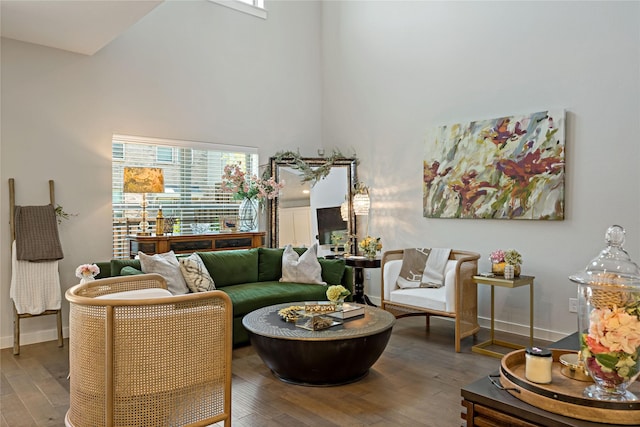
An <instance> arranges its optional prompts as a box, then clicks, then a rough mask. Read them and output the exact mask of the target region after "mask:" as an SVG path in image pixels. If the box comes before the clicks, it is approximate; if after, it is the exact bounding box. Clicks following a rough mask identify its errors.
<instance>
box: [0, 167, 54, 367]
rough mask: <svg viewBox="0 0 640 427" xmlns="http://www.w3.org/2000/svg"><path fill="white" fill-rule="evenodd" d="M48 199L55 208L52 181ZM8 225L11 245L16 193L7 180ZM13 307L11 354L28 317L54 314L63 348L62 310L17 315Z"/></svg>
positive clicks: (17, 352)
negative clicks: (21, 321)
mask: <svg viewBox="0 0 640 427" xmlns="http://www.w3.org/2000/svg"><path fill="white" fill-rule="evenodd" d="M49 199H50V201H51V205H52V206H54V207H55V195H54V189H53V180H51V179H50V180H49ZM9 205H10V207H9V209H10V211H9V223H10V224H11V244H12V245H13V241H14V240H15V239H16V224H15V210H16V191H15V180H14V179H13V178H9ZM12 305H13V354H14V355H18V354H20V319H24V318H28V317H39V316H47V315H51V314H55V315H56V317H57V323H58V347H62V346H64V342H63V340H62V308H60V309H58V310H45V311H43V312H42V313H40V314H29V313H18V310H17V309H16V305H15V303H14V302H13V300H12Z"/></svg>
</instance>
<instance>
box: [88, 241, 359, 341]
mask: <svg viewBox="0 0 640 427" xmlns="http://www.w3.org/2000/svg"><path fill="white" fill-rule="evenodd" d="M295 250H296V252H298V254H302V253H304V251H305V250H306V249H305V248H296V249H295ZM283 251H284V249H272V248H254V249H246V250H226V251H213V252H198V255H199V256H200V258H202V261H203V262H204V265H205V267H206V268H207V270H208V271H209V274H210V275H211V277H212V278H213V280H214V282H215V284H216V289H219V290H221V291H223V292H226V293H227V294H228V295H229V297H230V298H231V302H232V303H233V345H234V347H237V346H240V345H245V344H248V343H249V335H248V333H247V331H246V329H245V328H244V326H243V325H242V318H243V317H244V316H245V315H246V314H248V313H249V312H251V311H253V310H256V309H258V308H262V307H266V306H269V305H274V304H281V303H287V302H292V303H293V302H300V301H322V300H326V299H327V296H326V290H327V286H324V285H316V284H306V283H284V282H280V281H279V279H280V277H282V253H283ZM187 255H188V254H187ZM178 256H180V255H178ZM185 256H186V255H185ZM318 261H319V262H320V266H321V267H322V280H324V281H325V282H327V285H342V286H344V287H345V288H347V289H348V290H349V291H350V292H351V293H352V294H353V271H352V268H351V267H349V266H347V265H345V262H344V260H343V259H324V258H318ZM96 264H97V265H98V267H100V274H99V275H98V276H96V278H105V277H112V276H122V275H127V274H142V271H141V269H140V261H139V260H137V259H113V260H111V261H107V262H97V263H96ZM348 299H349V300H351V299H352V298H351V296H350V297H349V298H348Z"/></svg>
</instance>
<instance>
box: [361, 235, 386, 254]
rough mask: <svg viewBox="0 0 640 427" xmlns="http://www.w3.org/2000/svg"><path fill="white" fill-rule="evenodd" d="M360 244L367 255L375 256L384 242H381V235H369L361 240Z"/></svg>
mask: <svg viewBox="0 0 640 427" xmlns="http://www.w3.org/2000/svg"><path fill="white" fill-rule="evenodd" d="M358 246H359V247H360V249H362V251H363V252H364V254H365V255H366V256H370V257H371V256H375V255H376V252H378V251H379V250H381V249H382V243H381V242H380V237H371V236H367V237H365V238H364V239H362V240H360V242H359V243H358Z"/></svg>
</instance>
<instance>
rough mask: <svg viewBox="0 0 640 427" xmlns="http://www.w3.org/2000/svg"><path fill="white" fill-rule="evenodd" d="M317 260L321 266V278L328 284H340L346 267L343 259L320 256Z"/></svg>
mask: <svg viewBox="0 0 640 427" xmlns="http://www.w3.org/2000/svg"><path fill="white" fill-rule="evenodd" d="M318 261H319V262H320V266H321V267H322V280H324V281H325V282H327V284H328V285H341V284H342V276H344V269H345V267H346V264H345V261H344V259H324V258H320V259H319V260H318Z"/></svg>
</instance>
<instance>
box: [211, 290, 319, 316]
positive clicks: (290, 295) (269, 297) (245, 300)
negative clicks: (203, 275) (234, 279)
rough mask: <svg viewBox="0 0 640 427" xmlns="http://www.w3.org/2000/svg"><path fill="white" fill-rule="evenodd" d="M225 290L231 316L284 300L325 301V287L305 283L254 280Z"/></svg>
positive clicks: (292, 301)
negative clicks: (231, 304)
mask: <svg viewBox="0 0 640 427" xmlns="http://www.w3.org/2000/svg"><path fill="white" fill-rule="evenodd" d="M220 290H222V291H223V292H226V293H227V294H228V295H229V297H230V298H231V302H232V303H233V316H234V317H238V316H244V315H245V314H247V313H250V312H252V311H253V310H257V309H259V308H262V307H266V306H268V305H273V304H281V303H285V302H290V303H296V302H303V301H326V299H327V295H326V292H327V287H326V286H325V285H311V284H306V283H282V282H277V281H273V282H254V283H243V284H240V285H235V286H227V287H225V288H222V289H220Z"/></svg>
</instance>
